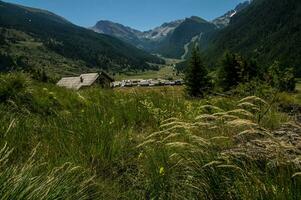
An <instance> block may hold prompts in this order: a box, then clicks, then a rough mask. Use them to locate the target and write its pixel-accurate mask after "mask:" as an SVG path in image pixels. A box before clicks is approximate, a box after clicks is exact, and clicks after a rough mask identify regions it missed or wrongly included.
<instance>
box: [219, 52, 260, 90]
mask: <svg viewBox="0 0 301 200" xmlns="http://www.w3.org/2000/svg"><path fill="white" fill-rule="evenodd" d="M258 75H259V69H258V66H257V63H256V62H255V60H251V61H248V60H247V59H245V58H244V57H242V56H240V55H238V54H233V53H229V52H226V53H225V55H224V56H223V58H222V59H221V66H220V70H219V74H218V78H219V83H220V87H221V88H222V89H223V90H224V91H228V90H230V89H232V88H234V87H236V86H238V85H239V84H240V83H247V82H250V81H252V80H253V79H254V78H256V77H257V76H258Z"/></svg>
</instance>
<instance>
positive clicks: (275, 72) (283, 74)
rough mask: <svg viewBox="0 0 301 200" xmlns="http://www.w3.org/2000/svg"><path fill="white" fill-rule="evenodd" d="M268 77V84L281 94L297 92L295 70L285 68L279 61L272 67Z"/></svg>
mask: <svg viewBox="0 0 301 200" xmlns="http://www.w3.org/2000/svg"><path fill="white" fill-rule="evenodd" d="M267 77H268V80H267V82H268V83H269V84H270V85H271V86H272V87H274V88H276V89H278V90H279V91H281V92H283V91H287V92H292V91H294V90H295V87H296V80H295V73H294V69H293V68H287V67H284V66H282V65H281V64H280V63H279V62H278V61H276V62H274V64H273V65H271V66H270V68H269V70H268V76H267Z"/></svg>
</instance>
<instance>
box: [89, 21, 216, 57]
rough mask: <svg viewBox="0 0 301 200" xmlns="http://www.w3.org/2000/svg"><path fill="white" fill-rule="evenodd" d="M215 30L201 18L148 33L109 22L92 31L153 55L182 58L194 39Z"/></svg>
mask: <svg viewBox="0 0 301 200" xmlns="http://www.w3.org/2000/svg"><path fill="white" fill-rule="evenodd" d="M215 28H216V26H215V25H214V24H212V23H209V22H207V21H205V20H203V19H201V18H199V17H190V18H186V19H185V20H177V21H173V22H169V23H164V24H163V25H161V26H159V27H156V28H154V29H153V30H149V31H146V32H140V31H137V30H135V29H132V28H129V27H126V26H123V25H121V24H117V23H114V22H108V21H99V22H98V23H97V24H96V25H95V26H94V27H93V28H92V30H94V31H96V32H99V33H105V34H108V35H111V36H114V37H117V38H119V39H122V40H124V41H126V42H129V43H130V44H132V45H135V46H137V47H139V48H142V49H144V50H146V51H149V52H151V53H159V54H162V55H163V56H166V57H170V58H180V57H181V56H182V55H183V54H184V53H185V48H184V47H185V45H186V44H187V43H189V42H190V41H191V40H192V39H193V37H195V36H197V35H200V34H201V33H206V32H208V31H212V30H214V29H215Z"/></svg>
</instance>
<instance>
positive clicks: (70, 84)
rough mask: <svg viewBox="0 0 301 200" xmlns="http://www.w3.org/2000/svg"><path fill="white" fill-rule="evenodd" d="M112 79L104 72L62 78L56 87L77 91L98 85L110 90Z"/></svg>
mask: <svg viewBox="0 0 301 200" xmlns="http://www.w3.org/2000/svg"><path fill="white" fill-rule="evenodd" d="M112 82H114V79H113V78H111V77H110V76H109V75H108V74H106V73H105V72H100V73H89V74H82V75H80V76H76V77H65V78H62V79H61V80H60V81H59V82H58V83H57V85H58V86H60V87H65V88H68V89H74V90H79V89H82V88H84V87H90V86H93V85H100V86H102V87H103V88H110V87H111V86H112Z"/></svg>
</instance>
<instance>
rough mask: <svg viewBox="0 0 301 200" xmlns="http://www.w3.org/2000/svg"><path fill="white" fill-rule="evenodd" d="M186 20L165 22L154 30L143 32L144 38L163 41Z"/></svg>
mask: <svg viewBox="0 0 301 200" xmlns="http://www.w3.org/2000/svg"><path fill="white" fill-rule="evenodd" d="M183 21H184V20H176V21H172V22H168V23H164V24H162V25H161V26H159V27H156V28H154V29H152V30H149V31H146V32H143V34H142V38H145V39H149V40H151V41H162V40H163V39H165V38H166V37H167V36H168V35H169V34H171V33H172V32H173V31H174V30H175V29H176V28H177V27H178V26H179V25H180V24H182V22H183Z"/></svg>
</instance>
